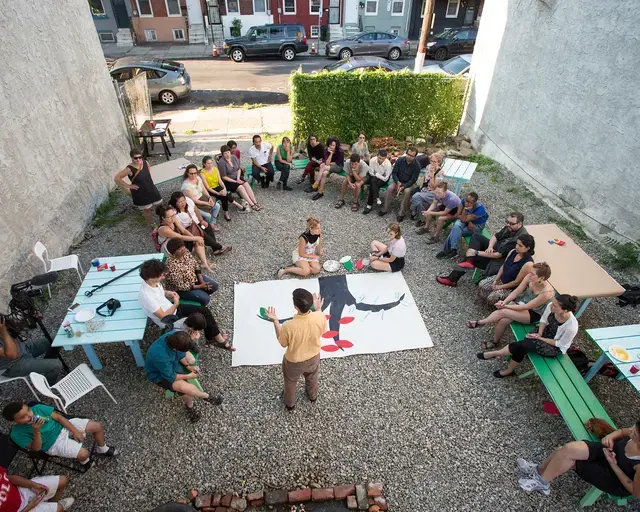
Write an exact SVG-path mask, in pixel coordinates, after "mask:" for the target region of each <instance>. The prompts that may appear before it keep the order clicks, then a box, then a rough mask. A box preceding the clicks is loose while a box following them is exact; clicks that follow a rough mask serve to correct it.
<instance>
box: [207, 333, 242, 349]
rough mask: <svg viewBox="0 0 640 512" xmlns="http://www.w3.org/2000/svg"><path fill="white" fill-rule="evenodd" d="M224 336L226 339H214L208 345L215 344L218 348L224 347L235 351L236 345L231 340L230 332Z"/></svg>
mask: <svg viewBox="0 0 640 512" xmlns="http://www.w3.org/2000/svg"><path fill="white" fill-rule="evenodd" d="M222 337H223V338H224V341H222V342H220V341H217V340H212V341H211V342H208V343H207V344H208V345H213V346H214V347H217V348H223V349H225V350H230V351H231V352H235V350H236V347H234V346H233V345H232V344H231V342H230V341H229V335H228V334H223V335H222Z"/></svg>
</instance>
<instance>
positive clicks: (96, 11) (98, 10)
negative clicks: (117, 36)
mask: <svg viewBox="0 0 640 512" xmlns="http://www.w3.org/2000/svg"><path fill="white" fill-rule="evenodd" d="M89 9H91V14H93V15H94V16H106V13H105V12H104V6H103V5H102V0H89Z"/></svg>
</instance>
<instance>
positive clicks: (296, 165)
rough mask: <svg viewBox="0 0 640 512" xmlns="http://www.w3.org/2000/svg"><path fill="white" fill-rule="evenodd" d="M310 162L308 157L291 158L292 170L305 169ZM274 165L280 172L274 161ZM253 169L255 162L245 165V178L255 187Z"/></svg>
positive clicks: (276, 170)
mask: <svg viewBox="0 0 640 512" xmlns="http://www.w3.org/2000/svg"><path fill="white" fill-rule="evenodd" d="M308 163H309V159H308V158H299V159H297V160H291V170H292V171H293V170H295V169H304V168H305V167H306V166H307V164H308ZM272 165H273V170H274V171H275V172H279V171H278V169H276V165H275V164H274V163H273V162H272ZM252 169H253V164H249V165H247V166H246V167H245V169H244V173H245V174H244V179H245V181H248V182H249V185H251V188H253V187H254V185H255V181H256V180H255V179H254V177H253V174H252V172H251V171H252Z"/></svg>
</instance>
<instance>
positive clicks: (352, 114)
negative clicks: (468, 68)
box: [290, 70, 467, 142]
mask: <svg viewBox="0 0 640 512" xmlns="http://www.w3.org/2000/svg"><path fill="white" fill-rule="evenodd" d="M466 83H467V80H466V79H462V78H460V79H457V78H449V77H446V76H442V75H436V74H430V73H429V74H413V73H411V72H408V71H402V72H396V73H388V72H386V71H382V70H376V71H365V72H363V73H348V72H336V73H328V72H322V73H318V74H306V73H300V72H296V73H294V74H292V76H291V84H292V87H291V96H290V101H291V106H292V112H293V126H294V132H295V134H296V137H297V138H301V139H304V138H305V137H306V136H307V134H309V133H314V134H317V135H318V136H319V137H321V138H325V137H327V136H331V135H336V136H338V137H339V138H340V140H342V141H345V142H349V141H354V140H356V137H357V135H358V132H359V131H360V130H362V131H364V132H365V133H366V134H367V137H385V136H391V137H394V138H396V139H399V140H403V139H404V138H405V137H424V136H427V135H430V136H433V137H435V138H436V139H441V138H443V137H444V136H446V135H450V134H453V133H455V132H456V131H457V128H458V124H459V122H460V117H461V116H462V108H463V97H464V90H465V87H466Z"/></svg>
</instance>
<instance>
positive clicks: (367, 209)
mask: <svg viewBox="0 0 640 512" xmlns="http://www.w3.org/2000/svg"><path fill="white" fill-rule="evenodd" d="M371 210H372V208H371V206H365V207H364V210H362V213H363V214H365V215H367V214H368V213H371Z"/></svg>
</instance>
